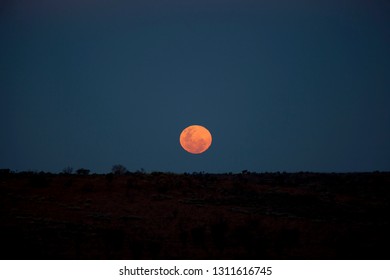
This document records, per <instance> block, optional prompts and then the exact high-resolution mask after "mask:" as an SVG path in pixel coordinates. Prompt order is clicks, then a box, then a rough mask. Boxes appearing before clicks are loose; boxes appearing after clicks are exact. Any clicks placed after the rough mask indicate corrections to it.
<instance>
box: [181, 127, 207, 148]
mask: <svg viewBox="0 0 390 280" xmlns="http://www.w3.org/2000/svg"><path fill="white" fill-rule="evenodd" d="M211 141H212V137H211V133H210V131H208V130H207V129H206V128H205V127H203V126H201V125H190V126H188V127H186V128H185V129H184V130H183V131H182V132H181V134H180V145H181V146H182V147H183V149H184V150H186V151H187V152H189V153H191V154H201V153H203V152H204V151H206V150H207V149H208V148H209V147H210V145H211Z"/></svg>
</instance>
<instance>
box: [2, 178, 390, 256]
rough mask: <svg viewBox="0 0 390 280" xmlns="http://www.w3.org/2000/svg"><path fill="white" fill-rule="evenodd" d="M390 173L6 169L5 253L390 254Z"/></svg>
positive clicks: (13, 254) (4, 205) (43, 254)
mask: <svg viewBox="0 0 390 280" xmlns="http://www.w3.org/2000/svg"><path fill="white" fill-rule="evenodd" d="M389 197H390V173H379V172H376V173H350V174H318V173H294V174H289V173H262V174H254V173H243V174H236V175H235V174H233V175H229V174H220V175H211V174H192V175H178V174H166V173H152V174H143V173H132V174H127V175H112V174H110V175H85V176H79V175H51V174H32V173H19V174H2V175H0V221H1V223H0V237H1V238H0V243H1V246H0V247H1V249H0V258H1V259H390V257H389V254H390V242H389V240H390V229H389V221H390V218H389V214H388V213H390V211H389V210H390V209H389V208H390V207H389V205H390V204H389V202H390V200H389Z"/></svg>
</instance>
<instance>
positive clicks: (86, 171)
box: [76, 168, 90, 175]
mask: <svg viewBox="0 0 390 280" xmlns="http://www.w3.org/2000/svg"><path fill="white" fill-rule="evenodd" d="M89 172H90V170H89V169H85V168H80V169H77V170H76V173H77V175H88V174H89Z"/></svg>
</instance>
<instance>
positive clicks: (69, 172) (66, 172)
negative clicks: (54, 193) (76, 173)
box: [62, 166, 73, 175]
mask: <svg viewBox="0 0 390 280" xmlns="http://www.w3.org/2000/svg"><path fill="white" fill-rule="evenodd" d="M62 173H63V174H65V175H69V174H72V173H73V168H72V167H70V166H68V167H65V168H64V169H62Z"/></svg>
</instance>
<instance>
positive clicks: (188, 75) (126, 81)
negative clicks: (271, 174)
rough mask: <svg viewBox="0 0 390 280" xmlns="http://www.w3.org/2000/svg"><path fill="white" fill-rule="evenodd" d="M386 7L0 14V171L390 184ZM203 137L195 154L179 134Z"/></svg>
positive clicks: (50, 6) (310, 4)
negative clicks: (258, 176) (326, 178)
mask: <svg viewBox="0 0 390 280" xmlns="http://www.w3.org/2000/svg"><path fill="white" fill-rule="evenodd" d="M389 15H390V4H389V2H388V1H385V0H382V1H380V0H377V1H358V0H356V1H352V0H351V1H346V0H338V1H333V0H328V1H254V0H252V1H245V0H244V1H243V0H241V1H239V0H230V1H229V0H224V1H222V0H207V1H206V0H198V1H195V0H191V1H179V0H176V1H169V0H168V1H161V0H153V1H151V0H142V1H141V0H138V1H124V0H122V1H103V0H98V1H92V0H78V1H76V0H71V1H62V0H61V1H60V0H57V1H53V0H50V1H49V0H36V1H29V0H18V1H16V0H15V1H13V0H7V1H1V4H0V94H1V101H0V127H1V135H0V168H11V169H13V170H19V171H21V170H38V171H39V170H45V171H52V172H60V171H61V170H62V169H63V168H64V167H66V166H72V167H73V168H75V169H77V168H81V167H83V168H89V169H91V171H92V172H98V173H100V172H108V171H110V169H111V167H112V165H114V164H123V165H124V166H126V167H127V168H128V169H129V170H131V171H133V170H137V169H140V168H144V169H145V170H146V171H148V172H149V171H173V172H193V171H206V172H230V171H232V172H240V171H241V170H244V169H247V170H250V171H258V172H263V171H291V172H293V171H323V172H345V171H373V170H382V171H389V170H390V110H389V108H390V16H389ZM191 124H200V125H203V126H205V127H207V128H208V129H209V130H210V132H211V133H212V135H213V144H212V146H211V148H210V149H209V150H208V151H207V152H205V153H204V154H201V155H192V154H188V153H186V152H185V151H184V150H183V149H182V148H181V147H180V145H179V135H180V133H181V130H182V129H184V128H185V127H186V126H188V125H191Z"/></svg>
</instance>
